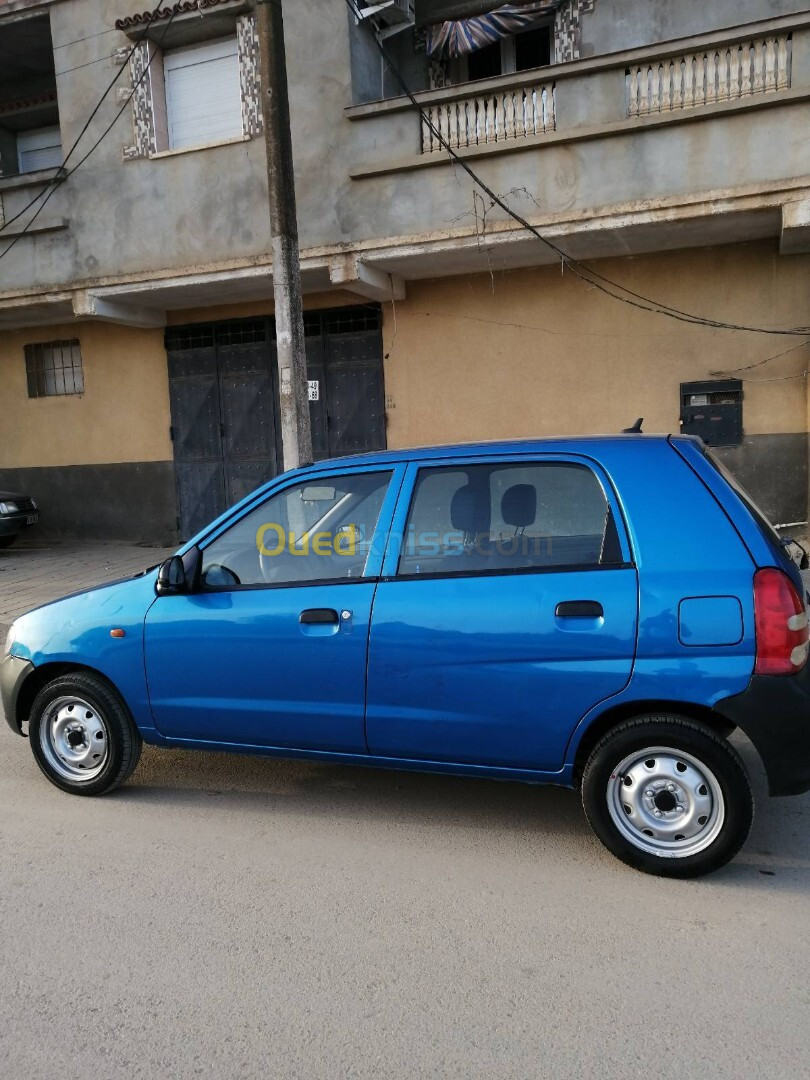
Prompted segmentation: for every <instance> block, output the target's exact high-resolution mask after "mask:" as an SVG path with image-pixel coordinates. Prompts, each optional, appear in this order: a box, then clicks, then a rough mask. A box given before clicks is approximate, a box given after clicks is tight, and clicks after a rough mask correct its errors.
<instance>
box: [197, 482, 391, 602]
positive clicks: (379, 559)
mask: <svg viewBox="0 0 810 1080" xmlns="http://www.w3.org/2000/svg"><path fill="white" fill-rule="evenodd" d="M379 472H385V473H390V474H391V478H390V480H389V482H388V490H387V491H386V493H385V496H384V498H383V501H382V506H381V507H380V513H379V516H378V518H377V524H376V526H375V528H374V533H373V535H372V538H371V543H370V545H369V554H368V557H367V559H366V565H365V567H364V569H363V573H362V574H361V575H360V577H356V578H346V577H331V578H317V579H315V580H314V581H313V580H307V581H279V582H269V581H263V582H256V583H253V584H248V585H202V584H200V583H199V582H197V583H195V588H194V593H195V594H197V595H205V594H206V593H211V594H214V593H230V592H248V591H252V590H255V589H306V588H309V587H313V588H318V587H320V586H322V585H363V584H368V583H369V582H376V581H379V580H380V573H381V569H382V563H383V558H384V555H385V551H386V549H387V546H388V540H389V535H390V525H391V520H392V517H393V514H394V509H395V507H396V505H397V500H398V499H399V494H400V490H401V488H402V484H403V482H404V478H405V472H406V467H405V464H404V463H403V462H386V463H384V464H383V463H380V464H372V465H355V466H351V467H344V468H342V469H341V468H331V469H324V470H323V471H321V470H318V471H317V472H312V473H309V474H303V473H301V472H297V471H296V472H293V473H291V474H290V475H289V477H287V476H285V477H284V479H283V481H282V482H280V478H276V479H275V480H271V481H270V483H271V485H272V487H270V488H269V489H268V488H266V487H265V488H261V489H260V490H259V491H258V492H254V493H253V495H251V496H249V501H248V502H245V503H244V504H238V505H237V506H236V507H232V508H231V509H230V510H228V511H226V513H225V514H224V515H223V516H222V517H220V518H218V519H217V520H216V521H215V522H214V523H213V524H212V525H210V526H208V530H209V531H208V532H207V533H205V534H204V535H201V536H198V537H195V538H192V539H191V540H190V541H189V542H188V544H186V545H185V547H184V548H182V549H181V551H180V555H181V556H182V555H185V554H186V553H187V552H188V551H190V550H191V549H192V548H194V547H198V548H199V549H200V570H202V564H203V556H204V554H205V551H206V549H207V548H208V547H210V546H211V544H213V543H214V541H215V540H218V539H219V538H220V537H221V536H223V535H224V534H225V533H226V532H227V531H228V529H230V528H233V526H235V525H238V524H239V522H240V521H243V520H244V518H246V517H247V516H248V515H249V514H251V513H253V511H254V510H258V509H259V508H260V507H261V506H263V505H265V504H266V503H268V502H269V501H270V500H271V499H274V498H276V496H278V495H282V494H283V493H284V492H285V491H289V490H290V489H291V488H294V487H298V486H299V485H301V484H311V485H318V484H328V482H329V480H330V479H335V478H337V477H344V476H357V475H360V476H362V475H368V474H369V473H379Z"/></svg>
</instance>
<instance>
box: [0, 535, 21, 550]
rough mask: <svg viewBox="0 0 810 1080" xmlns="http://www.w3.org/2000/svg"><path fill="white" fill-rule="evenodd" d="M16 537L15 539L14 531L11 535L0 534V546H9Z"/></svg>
mask: <svg viewBox="0 0 810 1080" xmlns="http://www.w3.org/2000/svg"><path fill="white" fill-rule="evenodd" d="M16 539H17V534H16V533H14V535H13V536H0V548H7V547H11V545H12V544H13V543H14V541H15V540H16Z"/></svg>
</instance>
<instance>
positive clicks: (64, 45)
mask: <svg viewBox="0 0 810 1080" xmlns="http://www.w3.org/2000/svg"><path fill="white" fill-rule="evenodd" d="M115 32H116V27H114V26H110V27H109V28H108V29H107V30H99V31H98V33H96V34H87V35H86V36H85V37H77V38H73V40H72V41H63V42H62V43H61V45H54V47H53V51H54V52H56V50H57V49H66V48H67V47H68V45H80V44H81V43H82V42H83V41H92V40H93V38H97V37H103V36H104V35H105V34H114V33H115Z"/></svg>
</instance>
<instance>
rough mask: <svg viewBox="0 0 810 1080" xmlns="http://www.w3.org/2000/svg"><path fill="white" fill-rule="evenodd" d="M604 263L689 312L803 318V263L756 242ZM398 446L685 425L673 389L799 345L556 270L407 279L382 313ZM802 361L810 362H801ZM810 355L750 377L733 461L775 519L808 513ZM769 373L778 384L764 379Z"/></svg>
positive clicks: (800, 321) (807, 307)
mask: <svg viewBox="0 0 810 1080" xmlns="http://www.w3.org/2000/svg"><path fill="white" fill-rule="evenodd" d="M599 269H600V271H601V272H602V273H604V274H606V275H607V276H609V277H612V278H615V279H616V280H619V281H621V282H623V283H624V284H626V285H627V286H628V287H630V288H632V289H635V290H637V291H642V292H644V293H646V294H647V295H649V296H653V297H655V296H660V297H666V298H667V301H668V303H670V304H673V305H675V306H680V307H682V308H686V309H689V310H693V311H698V312H700V311H706V312H709V311H711V312H714V313H715V314H720V313H722V315H723V316H725V317H727V318H728V319H729V320H732V321H746V322H749V323H754V324H756V323H760V324H762V325H769V324H782V325H806V324H807V323H808V322H810V317H809V316H810V300H808V294H807V275H808V272H809V271H810V257H808V256H794V257H791V258H785V257H780V256H779V255H778V254H777V253H776V250H775V247H774V246H773V245H770V244H766V243H760V244H751V245H739V246H734V247H725V248H707V249H696V250H692V251H686V252H673V253H670V254H666V255H657V256H648V257H640V258H636V259H623V260H605V261H604V262H600V264H599ZM384 339H385V350H386V353H387V360H386V363H385V389H386V398H387V403H388V413H387V416H388V428H387V431H388V443H389V446H391V447H397V446H413V445H420V444H431V443H441V442H448V441H454V440H458V441H465V440H470V439H481V438H485V439H487V438H501V437H510V436H543V435H555V434H560V435H569V434H588V433H597V432H598V433H601V432H606V433H612V432H618V431H620V430H621V429H622V428H625V427H628V426H629V425H630V424H632V423H633V421H634V420H635V419H636V417H639V416H643V417H644V430H645V431H648V432H677V431H678V430H679V424H678V419H679V404H680V397H679V393H680V383H681V382H682V381H691V380H698V379H707V378H709V377H710V376H711V372H713V371H730V370H732V369H736V368H741V367H744V366H746V365H749V364H757V363H758V362H759V361H761V360H763V359H765V358H766V357H769V356H771V355H773V354H775V353H778V352H781V351H782V350H784V349H787V348H790V347H791V346H792V345H794V344H796V339H784V338H779V337H769V336H766V335H758V334H746V333H740V332H730V331H724V330H707V329H700V328H696V327H691V326H686V325H684V324H682V323H678V322H675V321H672V320H670V319H665V318H663V317H661V316H655V315H650V314H646V313H644V312H641V311H638V310H636V309H634V308H632V307H628V306H627V305H625V304H621V303H618V302H616V301H615V300H610V299H608V298H607V297H604V296H603V295H601V294H599V293H598V292H596V291H595V290H592V289H590V288H588V287H586V286H585V285H584V284H583V283H582V282H580V281H579V280H578V279H576V278H574V277H573V276H571V275H564V276H562V275H561V274H560V271H559V269H558V268H551V267H547V268H540V269H536V270H523V271H515V272H512V273H509V274H496V275H495V276H494V277H493V278H490V277H489V276H488V275H477V276H471V277H464V278H455V279H451V280H441V281H432V282H428V281H426V282H418V283H417V282H413V283H410V284H409V290H408V298H407V300H405V301H403V302H400V303H398V304H397V305H396V318H394V315H393V313H392V311H391V310H390V308H387V309H386V311H385V320H384ZM805 354H807V355H805ZM808 362H810V349H807V350H804V351H803V350H801V349H799V350H796V351H795V352H793V353H791V354H789V355H787V356H785V357H783V358H781V359H778V360H774V361H772V362H770V363H767V364H764V365H761V366H760V367H757V368H754V369H752V370H751V371H749V372H738V373H737V374H736V375H735V376H734V377H742V378H744V379H745V380H747V381H745V382H744V384H743V391H744V402H743V427H744V432H745V436H746V439H745V443H744V445H743V446H742V447H740V448H737V449H729V450H728V451H724V452H723V456H724V458H725V460H726V461H727V463H728V464H729V466H730V467H731V468H732V469H733V470H735V471H736V472H737V473H738V474H739V475H740V478H741V479H742V481H743V482H744V483H746V484H747V486H749V487H750V488H751V489H752V491H753V493H754V494H755V497H758V498H759V499H760V500H761V501H762V502H763V504H764V506H765V508H766V509H767V510H768V512H769V513H771V514H772V515H773V516H774V517H777V518H778V519H779V520H780V521H786V520H796V518H797V517H799V516H800V517H802V519H803V518H804V517H806V510H807V504H806V488H807V475H808V472H807V468H808V465H807V460H808V439H807V432H808V398H807V385H806V383H807V380H806V379H804V378H801V377H798V378H785V376H801V373H802V372H803V371H804V369H805V367H806V366H807V364H808ZM765 380H775V381H765Z"/></svg>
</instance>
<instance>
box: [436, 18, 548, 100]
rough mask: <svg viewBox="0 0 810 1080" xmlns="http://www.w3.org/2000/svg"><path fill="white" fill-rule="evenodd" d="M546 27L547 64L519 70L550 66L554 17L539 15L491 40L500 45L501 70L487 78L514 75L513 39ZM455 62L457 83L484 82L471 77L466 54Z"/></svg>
mask: <svg viewBox="0 0 810 1080" xmlns="http://www.w3.org/2000/svg"><path fill="white" fill-rule="evenodd" d="M546 27H547V28H548V37H549V58H548V64H538V65H535V67H531V68H521V69H520V70H521V72H523V71H542V70H543V68H546V67H551V65H552V64H553V63H554V17H553V16H549V15H540V16H539V17H538V18H537V19H536V20H535V21H534V22H533V23H532V24H531V25H530V26H525V27H524V28H523V29H522V30H518V31H517V32H516V33H514V34H509V35H508V36H507V37H503V38H500V39H499V40H498V42H497V43H496V42H493V44H498V45H499V46H500V56H501V70H500V74H499V75H489V76H487V78H490V79H503V78H505V77H506V76H507V75H516V74H517V73H518V71H517V47H516V45H515V39H516V38H518V37H519V36H520V34H526V33H529V32H530V31H531V30H541V29H544V28H546ZM457 63H458V73H459V76H460V78H459V80H458V82H459V83H467V82H484V81H485V80H484V79H482V78H481V79H473V78H471V76H470V70H469V62H468V55H466V54H465V55H464V56H460V57H458V58H457ZM453 85H457V84H453Z"/></svg>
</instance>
